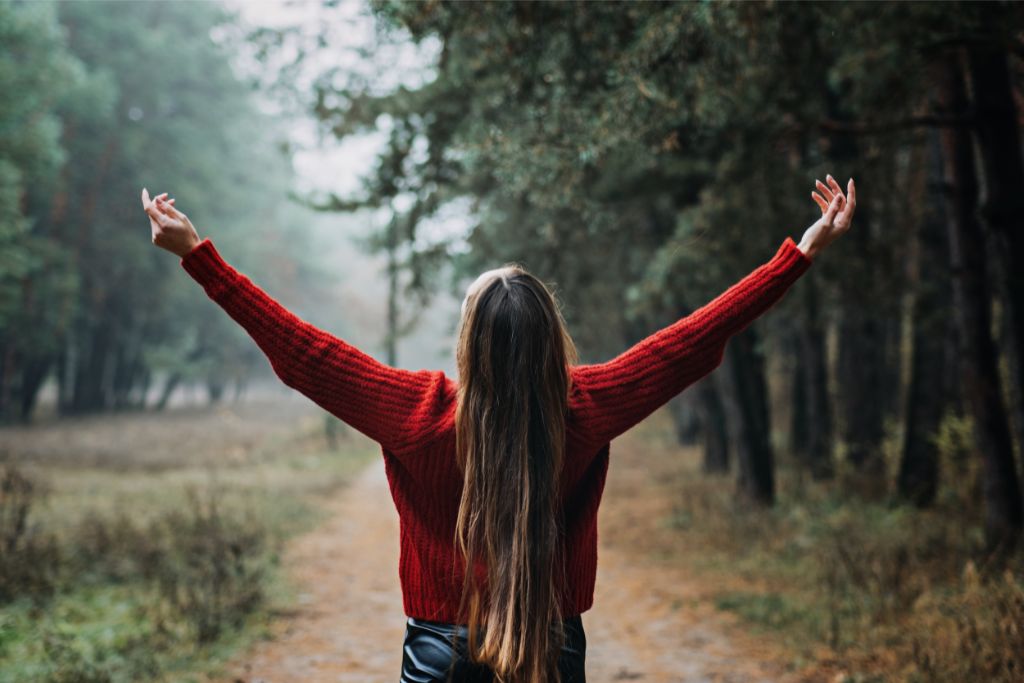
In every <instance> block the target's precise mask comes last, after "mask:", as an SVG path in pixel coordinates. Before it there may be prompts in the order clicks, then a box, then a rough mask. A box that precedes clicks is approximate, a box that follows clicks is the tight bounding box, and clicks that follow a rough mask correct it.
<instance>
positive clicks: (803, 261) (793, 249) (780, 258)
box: [771, 237, 814, 275]
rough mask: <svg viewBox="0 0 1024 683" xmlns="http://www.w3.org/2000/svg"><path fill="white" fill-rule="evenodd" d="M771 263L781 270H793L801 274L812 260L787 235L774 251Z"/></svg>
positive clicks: (809, 265)
mask: <svg viewBox="0 0 1024 683" xmlns="http://www.w3.org/2000/svg"><path fill="white" fill-rule="evenodd" d="M771 263H772V265H774V266H775V267H776V268H777V269H779V270H782V271H790V270H792V271H794V272H795V274H796V275H803V274H804V272H806V271H807V269H808V268H810V267H811V264H812V263H814V260H813V259H812V258H811V257H810V256H808V255H807V254H805V253H804V252H802V251H800V247H798V246H797V245H796V242H794V241H793V238H792V237H787V238H786V239H785V240H783V242H782V246H780V247H779V250H778V251H777V252H775V256H773V257H772V260H771Z"/></svg>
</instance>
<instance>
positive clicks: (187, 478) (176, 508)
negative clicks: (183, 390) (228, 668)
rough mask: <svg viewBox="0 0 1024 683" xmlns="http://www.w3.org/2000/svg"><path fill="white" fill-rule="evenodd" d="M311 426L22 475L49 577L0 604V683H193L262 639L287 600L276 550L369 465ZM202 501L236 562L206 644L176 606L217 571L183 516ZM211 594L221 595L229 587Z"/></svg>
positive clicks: (370, 453) (212, 554)
mask: <svg viewBox="0 0 1024 683" xmlns="http://www.w3.org/2000/svg"><path fill="white" fill-rule="evenodd" d="M321 428H322V422H321V421H320V420H319V419H316V420H308V421H305V422H302V423H300V424H298V425H296V427H295V428H294V429H292V430H290V431H288V432H287V433H286V434H284V435H282V436H281V437H280V438H278V439H275V440H273V441H272V442H271V443H270V445H269V446H267V447H265V448H263V449H261V450H259V451H258V452H255V453H250V454H248V455H247V456H246V457H244V458H241V459H239V458H234V459H225V461H224V462H213V463H203V464H200V465H197V464H195V463H189V464H183V465H182V466H181V467H166V466H162V467H160V468H159V469H153V470H149V471H147V470H128V471H125V470H123V469H120V468H113V467H105V466H103V465H99V466H91V467H69V466H67V465H62V466H50V467H45V468H42V467H36V468H32V469H31V476H32V478H33V479H34V480H36V481H37V482H42V483H43V484H44V486H43V488H45V489H46V491H47V493H46V495H45V496H40V497H38V498H37V499H36V500H34V501H33V503H34V505H33V507H32V509H31V511H30V518H29V519H30V527H31V528H32V529H33V530H34V533H36V534H48V535H52V537H54V538H56V539H57V546H58V548H59V551H60V552H59V557H60V567H59V568H58V571H57V576H58V580H57V585H56V590H55V592H54V594H53V595H52V596H49V597H47V596H37V597H32V596H25V597H21V598H19V599H17V600H15V601H14V602H10V603H7V604H5V605H2V606H0V683H8V682H9V683H16V682H17V683H22V682H23V681H46V682H49V683H58V682H65V681H67V682H72V681H73V682H76V683H93V682H101V681H110V682H111V683H114V682H120V681H133V680H147V681H193V680H194V681H202V680H207V679H208V676H210V675H213V674H216V673H217V672H218V671H219V670H221V668H222V666H223V664H224V663H225V662H226V661H227V660H228V659H229V658H230V657H231V656H232V655H233V654H235V653H237V652H238V651H239V650H240V649H241V648H244V647H246V646H248V645H250V644H251V643H253V642H254V641H255V640H258V639H260V638H261V637H263V636H265V635H266V633H267V629H268V626H269V624H270V622H271V620H272V619H273V615H274V614H275V613H276V612H278V611H280V610H284V609H287V608H289V607H290V606H291V605H293V604H295V597H296V590H295V587H293V586H290V585H289V584H288V582H287V580H286V577H284V576H283V574H282V572H281V571H280V568H279V563H280V562H279V561H280V555H281V552H282V549H283V547H284V543H285V542H286V541H287V540H288V539H289V538H292V537H294V536H295V535H297V534H301V533H302V532H304V531H306V530H309V529H311V528H313V527H314V526H315V525H316V524H317V523H318V522H320V521H321V520H322V519H323V517H324V514H325V512H324V509H323V504H324V502H325V501H326V500H327V499H328V497H329V496H332V495H337V494H338V493H339V492H340V491H341V489H343V487H344V486H345V484H346V483H347V482H348V481H349V480H350V479H351V477H352V476H353V475H354V473H356V472H358V471H359V470H360V469H362V468H363V467H365V466H366V465H367V464H368V463H369V462H370V461H371V460H372V459H373V458H375V457H380V451H379V447H377V446H376V445H375V444H373V443H372V442H369V441H367V440H365V439H362V438H358V439H351V440H347V441H343V442H342V443H343V445H342V446H341V448H340V449H339V451H337V452H330V451H328V450H327V449H326V448H325V446H324V445H323V443H322V439H321V438H320V430H321ZM214 502H215V504H216V519H215V521H217V520H219V521H217V523H216V525H215V527H216V528H215V531H216V530H217V529H219V530H220V531H219V532H218V533H222V534H223V535H224V543H226V544H227V545H224V546H223V547H231V548H235V547H236V546H238V547H242V551H241V552H243V553H244V554H243V556H242V557H241V559H240V560H239V562H240V563H241V564H238V563H236V564H234V565H233V564H231V563H230V562H227V561H225V563H224V564H225V566H226V567H227V568H228V569H229V570H231V571H234V572H236V574H237V582H238V584H239V585H238V587H237V592H238V593H239V595H242V596H243V597H246V599H245V600H243V601H242V602H241V603H239V605H233V604H228V605H227V606H226V607H224V610H223V611H224V615H223V616H224V624H223V626H222V627H219V628H218V629H217V630H216V636H215V637H213V638H201V637H197V630H196V624H195V620H194V619H193V618H190V615H189V614H188V611H189V610H188V609H187V606H188V605H189V604H202V602H193V603H190V602H188V600H193V601H195V600H199V601H205V594H204V593H200V594H199V595H198V596H191V597H190V596H188V595H187V590H186V589H188V588H190V587H191V584H192V583H195V582H201V581H204V580H207V579H208V578H209V577H210V576H212V574H211V572H215V571H221V570H220V569H217V568H216V567H207V566H206V564H209V563H210V562H211V561H213V560H218V558H217V555H218V554H223V553H222V552H221V551H220V550H219V548H220V547H222V546H216V547H214V548H213V549H210V548H209V547H207V545H208V544H209V541H210V539H209V538H208V537H209V533H207V531H206V529H207V527H205V526H203V524H204V523H208V522H209V521H210V520H209V519H207V518H205V517H203V514H204V513H202V512H198V511H197V510H196V509H195V508H196V506H197V504H199V508H201V509H206V508H205V507H204V506H208V505H209V504H211V503H214ZM245 539H248V540H245ZM154 557H155V558H157V559H156V560H154V559H153V558H154ZM147 558H149V559H147ZM236 565H237V566H236ZM218 580H219V579H218ZM168 585H169V586H170V588H168ZM183 590H185V591H186V594H185V595H184V598H183V599H181V597H180V596H182V595H183V593H182V591H183ZM218 590H224V591H225V594H227V595H228V596H229V597H232V596H231V594H230V590H231V588H230V586H229V588H225V589H219V588H218ZM168 591H170V592H168ZM250 593H251V595H252V599H248V597H247V596H249V595H250ZM183 606H184V607H183Z"/></svg>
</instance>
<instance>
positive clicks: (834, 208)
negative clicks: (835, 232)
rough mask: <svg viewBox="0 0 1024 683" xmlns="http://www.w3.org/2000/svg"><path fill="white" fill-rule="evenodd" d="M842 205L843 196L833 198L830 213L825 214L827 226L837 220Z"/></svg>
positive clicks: (829, 207) (829, 208) (830, 203)
mask: <svg viewBox="0 0 1024 683" xmlns="http://www.w3.org/2000/svg"><path fill="white" fill-rule="evenodd" d="M842 203H843V195H841V194H837V195H836V196H834V197H832V201H831V202H829V205H828V211H826V212H825V222H826V223H827V224H829V225H831V224H832V221H834V220H835V218H836V213H837V212H838V211H839V207H840V206H841V205H842Z"/></svg>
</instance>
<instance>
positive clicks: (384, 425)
mask: <svg viewBox="0 0 1024 683" xmlns="http://www.w3.org/2000/svg"><path fill="white" fill-rule="evenodd" d="M181 266H182V267H183V268H184V269H185V270H186V271H187V272H188V274H189V275H191V276H192V278H193V279H195V280H196V281H197V282H198V283H199V284H201V285H202V286H203V289H204V290H205V291H206V294H207V296H208V297H209V298H211V299H212V300H213V301H215V302H216V303H217V304H218V305H220V307H221V308H223V309H224V310H225V311H226V312H227V314H228V315H229V316H231V318H233V319H234V320H235V321H236V322H237V323H238V324H239V325H241V326H242V327H243V328H244V329H245V331H246V332H248V333H249V336H250V337H252V339H253V341H255V342H256V344H257V345H258V346H259V348H260V349H261V350H262V351H263V353H264V354H265V355H266V357H267V359H268V360H269V361H270V365H271V367H272V368H273V370H274V372H275V373H276V374H277V376H278V377H279V378H280V379H281V381H283V382H284V383H285V384H286V385H287V386H289V387H291V388H293V389H295V390H297V391H299V392H300V393H302V394H303V395H305V396H307V397H308V398H310V399H311V400H313V401H314V402H315V403H316V404H317V405H319V406H321V407H322V408H324V409H325V410H327V411H328V412H330V413H331V414H333V415H335V416H337V417H338V418H340V419H341V420H343V421H344V422H345V423H347V424H349V425H351V426H352V427H354V428H355V429H358V430H359V431H360V432H362V433H363V434H365V435H366V436H368V437H370V438H371V439H373V440H374V441H377V442H378V443H380V444H381V445H382V446H383V447H384V448H386V449H388V450H390V451H392V452H394V453H403V452H406V451H409V450H411V449H412V448H413V447H414V446H415V445H416V444H417V443H418V442H419V440H420V439H422V438H426V437H427V436H428V435H429V434H428V432H430V431H431V429H432V428H435V427H436V425H437V424H438V423H439V421H440V417H441V415H442V413H443V412H444V411H445V409H446V407H447V404H448V402H449V400H450V398H451V397H450V392H449V391H447V384H446V378H445V375H444V373H443V372H442V371H440V370H435V371H430V370H418V371H410V370H402V369H399V368H394V367H391V366H389V365H386V364H384V363H381V362H379V361H377V360H375V359H374V358H373V357H371V356H369V355H367V354H366V353H363V352H362V351H360V350H359V349H357V348H356V347H354V346H352V345H351V344H348V343H346V342H345V341H344V340H342V339H339V338H338V337H336V336H334V335H332V334H330V333H329V332H326V331H324V330H321V329H319V328H317V327H315V326H313V325H312V324H310V323H308V322H306V321H305V320H303V319H301V318H299V317H298V316H296V315H295V314H293V313H292V312H290V311H288V310H287V309H286V308H285V307H284V306H282V305H281V304H279V303H278V302H277V301H275V300H274V299H273V298H271V297H270V295H268V294H267V293H266V292H265V291H263V290H262V289H260V288H259V287H258V286H256V285H255V284H254V283H253V282H252V280H250V279H249V278H248V277H246V276H245V275H243V274H242V273H240V272H238V271H237V270H235V269H234V268H233V267H232V266H230V265H229V264H228V263H226V262H225V261H224V259H223V258H221V256H220V254H219V253H217V250H216V248H214V245H213V242H212V241H211V240H210V238H206V239H204V240H203V241H202V242H200V243H199V244H198V245H196V246H195V247H194V248H193V249H192V250H191V251H190V252H188V253H187V254H185V255H184V256H183V257H182V258H181Z"/></svg>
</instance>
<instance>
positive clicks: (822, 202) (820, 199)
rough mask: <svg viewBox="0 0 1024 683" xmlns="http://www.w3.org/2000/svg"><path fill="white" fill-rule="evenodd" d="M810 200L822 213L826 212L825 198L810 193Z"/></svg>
mask: <svg viewBox="0 0 1024 683" xmlns="http://www.w3.org/2000/svg"><path fill="white" fill-rule="evenodd" d="M811 199H813V200H814V203H815V204H817V205H818V207H819V208H821V212H822V213H825V212H826V211H828V202H826V201H825V198H824V197H822V196H821V195H820V194H818V193H817V192H812V193H811Z"/></svg>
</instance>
